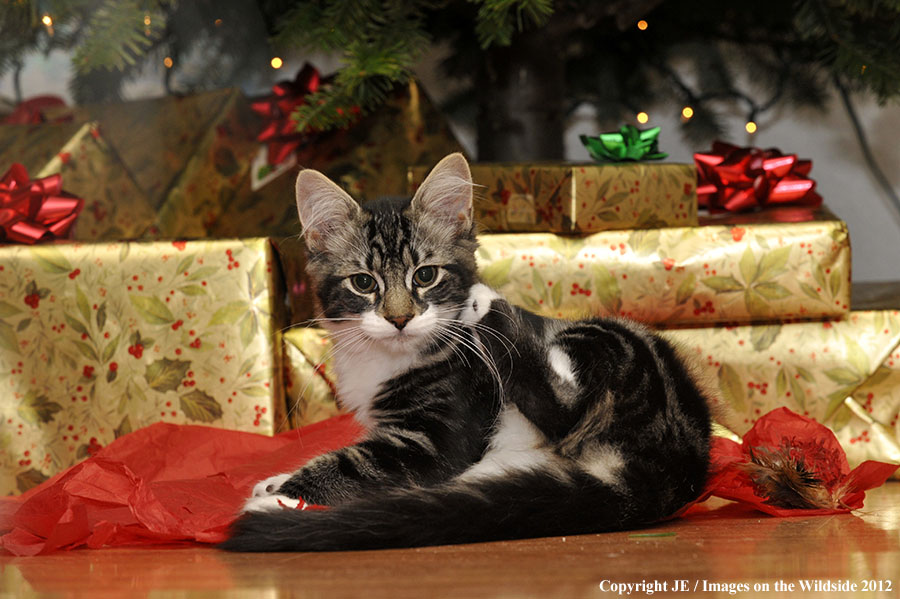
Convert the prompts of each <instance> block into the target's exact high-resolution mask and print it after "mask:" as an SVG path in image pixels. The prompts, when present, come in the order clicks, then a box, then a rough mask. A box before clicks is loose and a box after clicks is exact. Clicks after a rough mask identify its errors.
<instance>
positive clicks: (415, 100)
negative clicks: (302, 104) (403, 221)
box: [211, 81, 462, 236]
mask: <svg viewBox="0 0 900 599" xmlns="http://www.w3.org/2000/svg"><path fill="white" fill-rule="evenodd" d="M459 151H462V147H461V146H460V145H459V142H457V141H456V138H455V137H454V136H453V134H452V133H451V132H450V129H449V128H448V126H447V124H446V121H445V120H444V118H443V117H442V116H441V115H440V113H439V112H438V111H437V110H436V109H435V107H434V105H433V104H432V103H431V101H430V100H429V99H428V97H427V96H426V95H425V94H424V93H423V92H422V91H421V90H420V88H419V86H418V84H416V83H415V82H414V81H413V82H410V83H409V84H408V85H407V86H406V87H405V88H404V89H402V90H401V91H400V92H398V93H396V94H394V95H393V96H392V97H391V98H390V99H389V100H388V101H387V102H386V103H385V104H384V105H383V106H382V107H381V108H379V109H378V110H377V111H375V112H374V113H373V114H371V115H369V116H367V117H365V118H363V119H362V120H360V121H359V122H357V123H355V124H353V125H352V126H351V127H349V128H348V129H345V130H340V131H334V132H332V133H329V134H326V135H323V136H321V137H320V138H317V139H316V141H315V143H313V144H311V145H310V146H309V147H307V148H305V149H303V150H301V151H300V152H299V154H298V157H297V159H298V161H299V164H298V165H297V166H295V167H293V168H290V169H288V170H287V171H286V172H285V173H284V174H282V175H280V176H278V177H276V178H275V179H274V180H272V181H270V182H268V183H266V184H265V185H264V186H262V187H261V188H260V189H258V190H256V191H253V190H252V189H251V184H250V179H249V178H248V180H246V181H244V183H243V186H242V187H241V189H240V192H239V193H238V194H237V196H236V197H235V200H234V204H233V205H232V206H231V207H230V208H229V209H228V210H224V211H223V214H222V217H221V218H220V219H219V221H218V222H217V223H216V224H215V225H214V226H213V227H212V230H211V232H212V234H214V235H238V236H242V235H246V234H248V233H247V231H248V230H249V231H266V232H267V233H266V234H268V235H298V234H299V233H300V223H299V222H298V220H297V208H296V204H295V203H294V181H295V179H296V178H297V173H298V171H299V170H300V168H312V169H316V170H319V171H322V172H323V173H325V174H326V175H327V176H328V177H329V178H331V179H332V180H333V181H335V182H336V183H338V184H339V185H341V186H342V187H343V188H344V189H346V190H347V192H348V193H350V194H351V195H352V196H353V197H354V198H357V199H358V200H359V201H363V202H364V201H367V200H374V199H377V198H379V197H382V196H399V195H404V194H405V193H406V169H407V166H408V165H410V164H416V163H418V162H422V163H429V164H436V163H437V162H438V161H439V160H440V159H441V158H443V157H444V156H445V155H447V154H450V153H452V152H459Z"/></svg>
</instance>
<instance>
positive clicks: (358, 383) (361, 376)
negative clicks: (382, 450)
mask: <svg viewBox="0 0 900 599" xmlns="http://www.w3.org/2000/svg"><path fill="white" fill-rule="evenodd" d="M341 354H342V352H341V351H337V352H335V359H334V368H335V371H336V374H337V392H338V398H339V399H340V402H341V405H342V406H343V407H344V408H346V409H348V410H351V411H353V412H354V414H355V416H356V419H357V420H358V421H359V422H360V423H361V424H362V425H363V426H365V427H366V428H369V427H371V426H372V425H373V424H374V420H373V418H372V403H373V402H374V400H375V397H376V396H377V395H378V393H379V391H380V390H381V386H382V385H383V384H384V383H385V382H386V381H389V380H391V379H393V378H394V377H396V376H397V375H399V374H401V373H403V372H405V371H407V370H409V369H410V368H411V367H412V366H413V364H414V362H415V361H416V354H415V353H414V352H413V353H409V354H406V353H390V352H384V351H379V350H377V349H373V350H371V351H367V352H363V353H356V354H354V352H349V353H348V354H347V355H343V356H342V355H341ZM350 354H353V355H350Z"/></svg>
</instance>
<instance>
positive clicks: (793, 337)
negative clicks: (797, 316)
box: [663, 310, 900, 464]
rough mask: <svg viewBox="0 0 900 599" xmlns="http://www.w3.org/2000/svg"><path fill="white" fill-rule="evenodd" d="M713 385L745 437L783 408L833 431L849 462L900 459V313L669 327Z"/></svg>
mask: <svg viewBox="0 0 900 599" xmlns="http://www.w3.org/2000/svg"><path fill="white" fill-rule="evenodd" d="M663 335H665V336H666V337H667V338H669V339H671V340H672V341H674V342H675V343H677V344H678V345H679V346H681V347H682V349H683V350H685V352H686V353H687V354H688V355H694V356H695V357H696V359H697V363H698V366H699V367H700V369H701V370H702V371H704V372H705V374H706V375H707V376H708V378H709V380H710V381H711V382H713V388H714V389H715V390H717V391H718V396H719V398H720V400H721V401H722V402H723V403H724V404H725V405H726V406H727V407H728V409H729V411H730V413H731V415H730V416H728V417H727V418H726V419H725V420H726V421H725V422H724V424H725V425H726V426H727V427H728V428H730V429H731V430H733V431H734V432H736V433H738V434H741V435H742V434H744V433H745V432H747V430H749V429H750V427H752V426H753V423H754V422H756V420H758V419H759V417H760V416H762V415H763V414H765V413H766V412H768V411H769V410H772V409H774V408H776V407H780V406H786V407H788V408H790V409H791V410H794V411H795V412H797V413H799V414H803V415H804V416H808V417H810V418H813V419H815V420H817V421H819V422H821V423H822V424H825V425H826V426H828V427H829V428H831V429H832V430H834V431H835V433H836V435H837V437H838V439H839V440H840V441H841V444H842V445H843V446H844V449H845V450H846V451H847V457H848V459H849V460H850V462H851V464H857V463H859V462H862V461H863V460H866V459H878V460H881V461H888V462H900V426H898V422H897V414H898V411H900V376H898V372H897V367H898V366H900V347H898V345H900V312H898V311H896V310H893V311H891V310H880V311H853V312H850V313H849V314H847V315H846V316H845V317H844V318H842V319H839V320H828V321H824V322H794V323H790V324H771V325H760V326H736V327H709V328H696V329H678V330H670V331H664V332H663Z"/></svg>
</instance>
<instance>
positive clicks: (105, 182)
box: [32, 123, 154, 241]
mask: <svg viewBox="0 0 900 599" xmlns="http://www.w3.org/2000/svg"><path fill="white" fill-rule="evenodd" d="M32 172H33V171H32ZM55 174H59V175H61V176H62V180H63V189H65V190H66V191H68V192H70V193H73V194H75V195H76V196H78V197H80V198H83V199H84V200H85V206H84V210H82V212H81V214H80V215H79V216H78V218H77V219H76V221H75V225H74V227H73V228H72V235H71V237H72V238H73V239H80V240H95V241H99V240H120V239H135V238H138V237H142V236H143V235H144V234H145V233H147V228H148V223H150V222H152V221H153V219H154V212H153V207H152V206H151V205H150V201H149V199H148V198H147V197H146V196H145V195H144V194H143V193H142V192H141V191H140V190H139V189H138V187H137V184H136V183H135V181H134V179H132V177H131V175H130V174H129V172H128V171H127V169H125V168H124V166H123V165H122V163H121V162H120V161H119V158H118V156H117V155H116V154H115V152H113V151H112V148H110V146H109V144H108V143H107V142H106V140H105V139H104V138H103V136H102V134H101V133H100V130H99V129H98V127H97V125H96V123H87V124H85V125H82V126H81V128H80V129H79V130H78V131H77V132H76V133H75V135H73V136H72V138H71V139H69V140H68V141H67V142H66V143H65V144H64V145H63V146H62V148H61V150H60V151H59V152H58V153H57V154H56V155H54V156H53V158H51V159H50V160H49V161H48V162H47V163H46V164H45V165H44V166H43V168H41V169H40V170H39V171H37V172H36V173H35V178H40V177H47V176H49V175H55Z"/></svg>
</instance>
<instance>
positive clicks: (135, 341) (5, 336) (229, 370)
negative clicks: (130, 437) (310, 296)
mask: <svg viewBox="0 0 900 599" xmlns="http://www.w3.org/2000/svg"><path fill="white" fill-rule="evenodd" d="M276 260H277V258H276V255H275V253H274V250H273V247H272V245H271V244H270V242H269V241H268V240H267V239H241V240H234V239H232V240H216V241H191V242H179V241H175V242H168V241H167V242H162V241H160V242H152V243H149V242H144V243H140V242H122V243H106V244H104V243H94V244H79V243H69V244H58V245H57V244H53V245H40V246H31V247H18V246H5V247H2V248H0V386H2V387H3V388H4V389H5V392H4V393H3V394H0V418H2V420H0V493H2V494H9V493H17V492H22V491H24V490H26V489H28V488H30V487H32V486H34V485H35V484H37V483H40V482H41V481H43V480H45V479H46V478H47V477H49V476H51V475H53V474H55V473H56V472H59V471H60V470H62V469H64V468H66V467H68V466H70V465H72V464H74V463H76V462H77V461H80V460H81V459H83V458H85V457H87V456H89V455H91V454H92V453H94V452H96V451H97V450H98V449H99V448H101V447H103V446H105V445H106V444H108V443H110V442H111V441H112V440H114V439H116V438H118V437H120V436H121V435H123V434H125V433H127V432H129V431H131V430H135V429H137V428H140V427H143V426H146V425H148V424H151V423H153V422H172V423H183V424H203V425H210V426H215V427H221V428H228V429H234V430H243V431H252V432H257V433H266V434H272V433H274V432H275V431H277V430H279V429H281V428H286V424H287V423H286V420H285V413H284V407H283V388H282V383H281V380H282V379H281V375H282V363H281V342H280V330H281V327H282V326H283V322H284V316H283V314H282V310H283V289H282V287H281V282H280V276H279V268H278V265H277V264H276Z"/></svg>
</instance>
